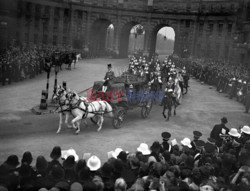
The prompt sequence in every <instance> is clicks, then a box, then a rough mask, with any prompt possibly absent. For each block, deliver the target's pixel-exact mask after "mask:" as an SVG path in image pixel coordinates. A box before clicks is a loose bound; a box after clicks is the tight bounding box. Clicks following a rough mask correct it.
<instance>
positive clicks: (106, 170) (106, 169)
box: [101, 162, 113, 178]
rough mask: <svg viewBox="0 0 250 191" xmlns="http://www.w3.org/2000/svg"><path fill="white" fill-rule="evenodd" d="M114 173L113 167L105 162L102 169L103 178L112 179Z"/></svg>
mask: <svg viewBox="0 0 250 191" xmlns="http://www.w3.org/2000/svg"><path fill="white" fill-rule="evenodd" d="M112 173H113V168H112V165H111V164H109V163H107V162H105V163H104V164H103V166H102V168H101V174H102V177H106V178H110V177H111V176H112Z"/></svg>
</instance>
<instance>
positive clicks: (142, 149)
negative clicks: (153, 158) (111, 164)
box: [137, 143, 151, 155]
mask: <svg viewBox="0 0 250 191" xmlns="http://www.w3.org/2000/svg"><path fill="white" fill-rule="evenodd" d="M137 151H139V152H141V153H142V154H143V155H149V154H150V153H151V151H150V150H149V148H148V145H147V144H146V143H141V144H140V146H139V147H138V148H137Z"/></svg>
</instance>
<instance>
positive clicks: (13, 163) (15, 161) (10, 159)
mask: <svg viewBox="0 0 250 191" xmlns="http://www.w3.org/2000/svg"><path fill="white" fill-rule="evenodd" d="M5 163H6V164H8V165H10V166H13V167H16V166H17V165H19V161H18V157H17V156H16V155H10V156H9V157H8V158H7V160H6V161H5Z"/></svg>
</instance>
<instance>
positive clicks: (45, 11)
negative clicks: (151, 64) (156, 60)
mask: <svg viewBox="0 0 250 191" xmlns="http://www.w3.org/2000/svg"><path fill="white" fill-rule="evenodd" d="M12 1H13V0H12ZM13 2H16V6H14V5H12V6H11V11H10V12H11V14H10V13H8V14H7V15H8V16H11V19H10V20H11V22H10V21H9V22H10V25H8V26H7V27H6V26H5V36H6V35H7V36H8V37H7V39H8V41H7V42H6V43H5V44H7V43H8V42H9V41H11V39H16V40H17V41H18V42H20V43H24V42H25V43H28V44H41V43H45V44H50V45H56V46H63V45H71V46H72V47H73V48H76V49H82V48H83V46H85V45H87V46H90V47H91V48H92V50H94V51H99V52H100V51H104V49H105V38H106V32H107V30H106V29H107V27H108V26H109V25H110V24H113V26H114V40H113V42H114V43H113V46H112V49H113V51H115V52H116V53H117V54H118V55H120V56H121V57H126V56H127V47H128V36H129V32H130V30H131V28H132V27H133V26H134V25H136V24H141V25H143V26H144V28H145V41H144V52H145V53H153V52H154V51H155V42H156V35H157V32H158V31H159V30H160V29H161V28H162V27H164V26H170V27H172V28H173V29H174V31H175V46H174V53H175V54H178V55H181V56H183V54H184V50H188V55H191V56H197V57H210V58H219V59H226V60H228V59H230V60H232V59H236V60H237V59H239V60H240V61H241V62H243V63H244V62H247V59H249V43H250V41H249V35H248V34H249V15H248V12H249V1H248V2H247V1H241V0H143V1H141V0H18V1H13ZM1 7H2V6H1ZM4 7H5V8H3V7H2V8H0V9H2V10H3V9H6V10H9V9H10V7H8V6H7V7H6V6H4ZM14 7H15V8H14ZM15 10H16V12H15ZM2 13H4V11H1V14H2ZM5 13H6V11H5ZM13 13H15V14H13ZM0 18H1V20H5V19H6V17H2V16H1V17H0ZM1 22H2V21H1ZM1 27H3V26H2V25H1ZM6 31H7V32H6ZM8 31H12V32H8ZM13 31H14V32H13ZM247 31H248V32H247ZM1 34H2V29H1ZM1 36H2V35H1ZM5 39H6V37H5Z"/></svg>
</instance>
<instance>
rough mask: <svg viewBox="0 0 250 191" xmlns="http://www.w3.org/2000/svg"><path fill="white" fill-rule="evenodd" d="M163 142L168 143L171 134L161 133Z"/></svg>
mask: <svg viewBox="0 0 250 191" xmlns="http://www.w3.org/2000/svg"><path fill="white" fill-rule="evenodd" d="M161 136H162V139H163V141H168V140H169V139H170V137H171V134H170V133H169V132H163V133H162V134H161Z"/></svg>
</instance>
